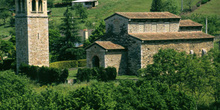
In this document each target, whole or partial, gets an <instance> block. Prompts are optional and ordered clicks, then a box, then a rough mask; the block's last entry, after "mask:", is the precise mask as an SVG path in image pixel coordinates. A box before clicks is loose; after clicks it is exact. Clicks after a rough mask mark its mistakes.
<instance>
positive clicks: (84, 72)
mask: <svg viewBox="0 0 220 110" xmlns="http://www.w3.org/2000/svg"><path fill="white" fill-rule="evenodd" d="M116 76H117V72H116V68H115V67H108V68H103V67H99V68H80V69H78V72H77V79H78V80H80V81H81V82H82V81H87V82H89V81H90V79H97V80H99V81H109V80H115V79H116Z"/></svg>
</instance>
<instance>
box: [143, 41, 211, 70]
mask: <svg viewBox="0 0 220 110" xmlns="http://www.w3.org/2000/svg"><path fill="white" fill-rule="evenodd" d="M165 48H170V49H175V50H177V51H179V52H181V51H185V52H186V53H187V54H189V53H190V51H191V50H193V52H194V53H195V54H196V55H199V56H201V55H202V49H204V50H206V51H207V52H208V51H209V50H210V49H211V48H213V40H207V39H205V40H191V41H190V40H184V41H157V42H146V43H143V44H142V45H141V68H145V67H146V66H147V65H148V64H152V63H153V55H154V54H156V53H157V52H158V50H160V49H165Z"/></svg>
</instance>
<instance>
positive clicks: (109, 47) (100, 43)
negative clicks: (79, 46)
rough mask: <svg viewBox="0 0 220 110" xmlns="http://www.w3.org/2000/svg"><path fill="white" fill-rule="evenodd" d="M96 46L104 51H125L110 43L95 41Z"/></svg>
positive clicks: (119, 46) (121, 47)
mask: <svg viewBox="0 0 220 110" xmlns="http://www.w3.org/2000/svg"><path fill="white" fill-rule="evenodd" d="M95 43H96V44H98V45H99V46H101V47H103V48H104V49H106V50H118V49H125V48H124V47H123V46H121V45H118V44H114V43H112V42H111V41H96V42H95Z"/></svg>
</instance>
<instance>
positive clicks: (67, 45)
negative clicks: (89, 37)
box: [58, 7, 85, 60]
mask: <svg viewBox="0 0 220 110" xmlns="http://www.w3.org/2000/svg"><path fill="white" fill-rule="evenodd" d="M64 16H65V18H63V23H62V25H61V33H62V34H64V35H65V36H64V38H63V39H61V40H60V41H61V42H62V43H60V45H62V46H61V48H60V50H59V57H58V60H76V59H81V58H82V57H83V58H85V50H84V49H81V48H76V47H75V45H76V43H80V42H81V38H80V36H79V35H78V30H79V28H78V23H77V21H76V19H74V18H73V15H72V13H71V12H70V11H69V9H68V7H67V9H66V11H65V13H64Z"/></svg>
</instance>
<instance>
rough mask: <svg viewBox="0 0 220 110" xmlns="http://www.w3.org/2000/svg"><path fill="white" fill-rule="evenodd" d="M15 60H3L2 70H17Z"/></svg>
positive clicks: (0, 66)
mask: <svg viewBox="0 0 220 110" xmlns="http://www.w3.org/2000/svg"><path fill="white" fill-rule="evenodd" d="M14 63H15V60H14V59H6V60H3V62H2V63H0V70H9V69H13V70H15V68H16V67H15V65H14Z"/></svg>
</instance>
